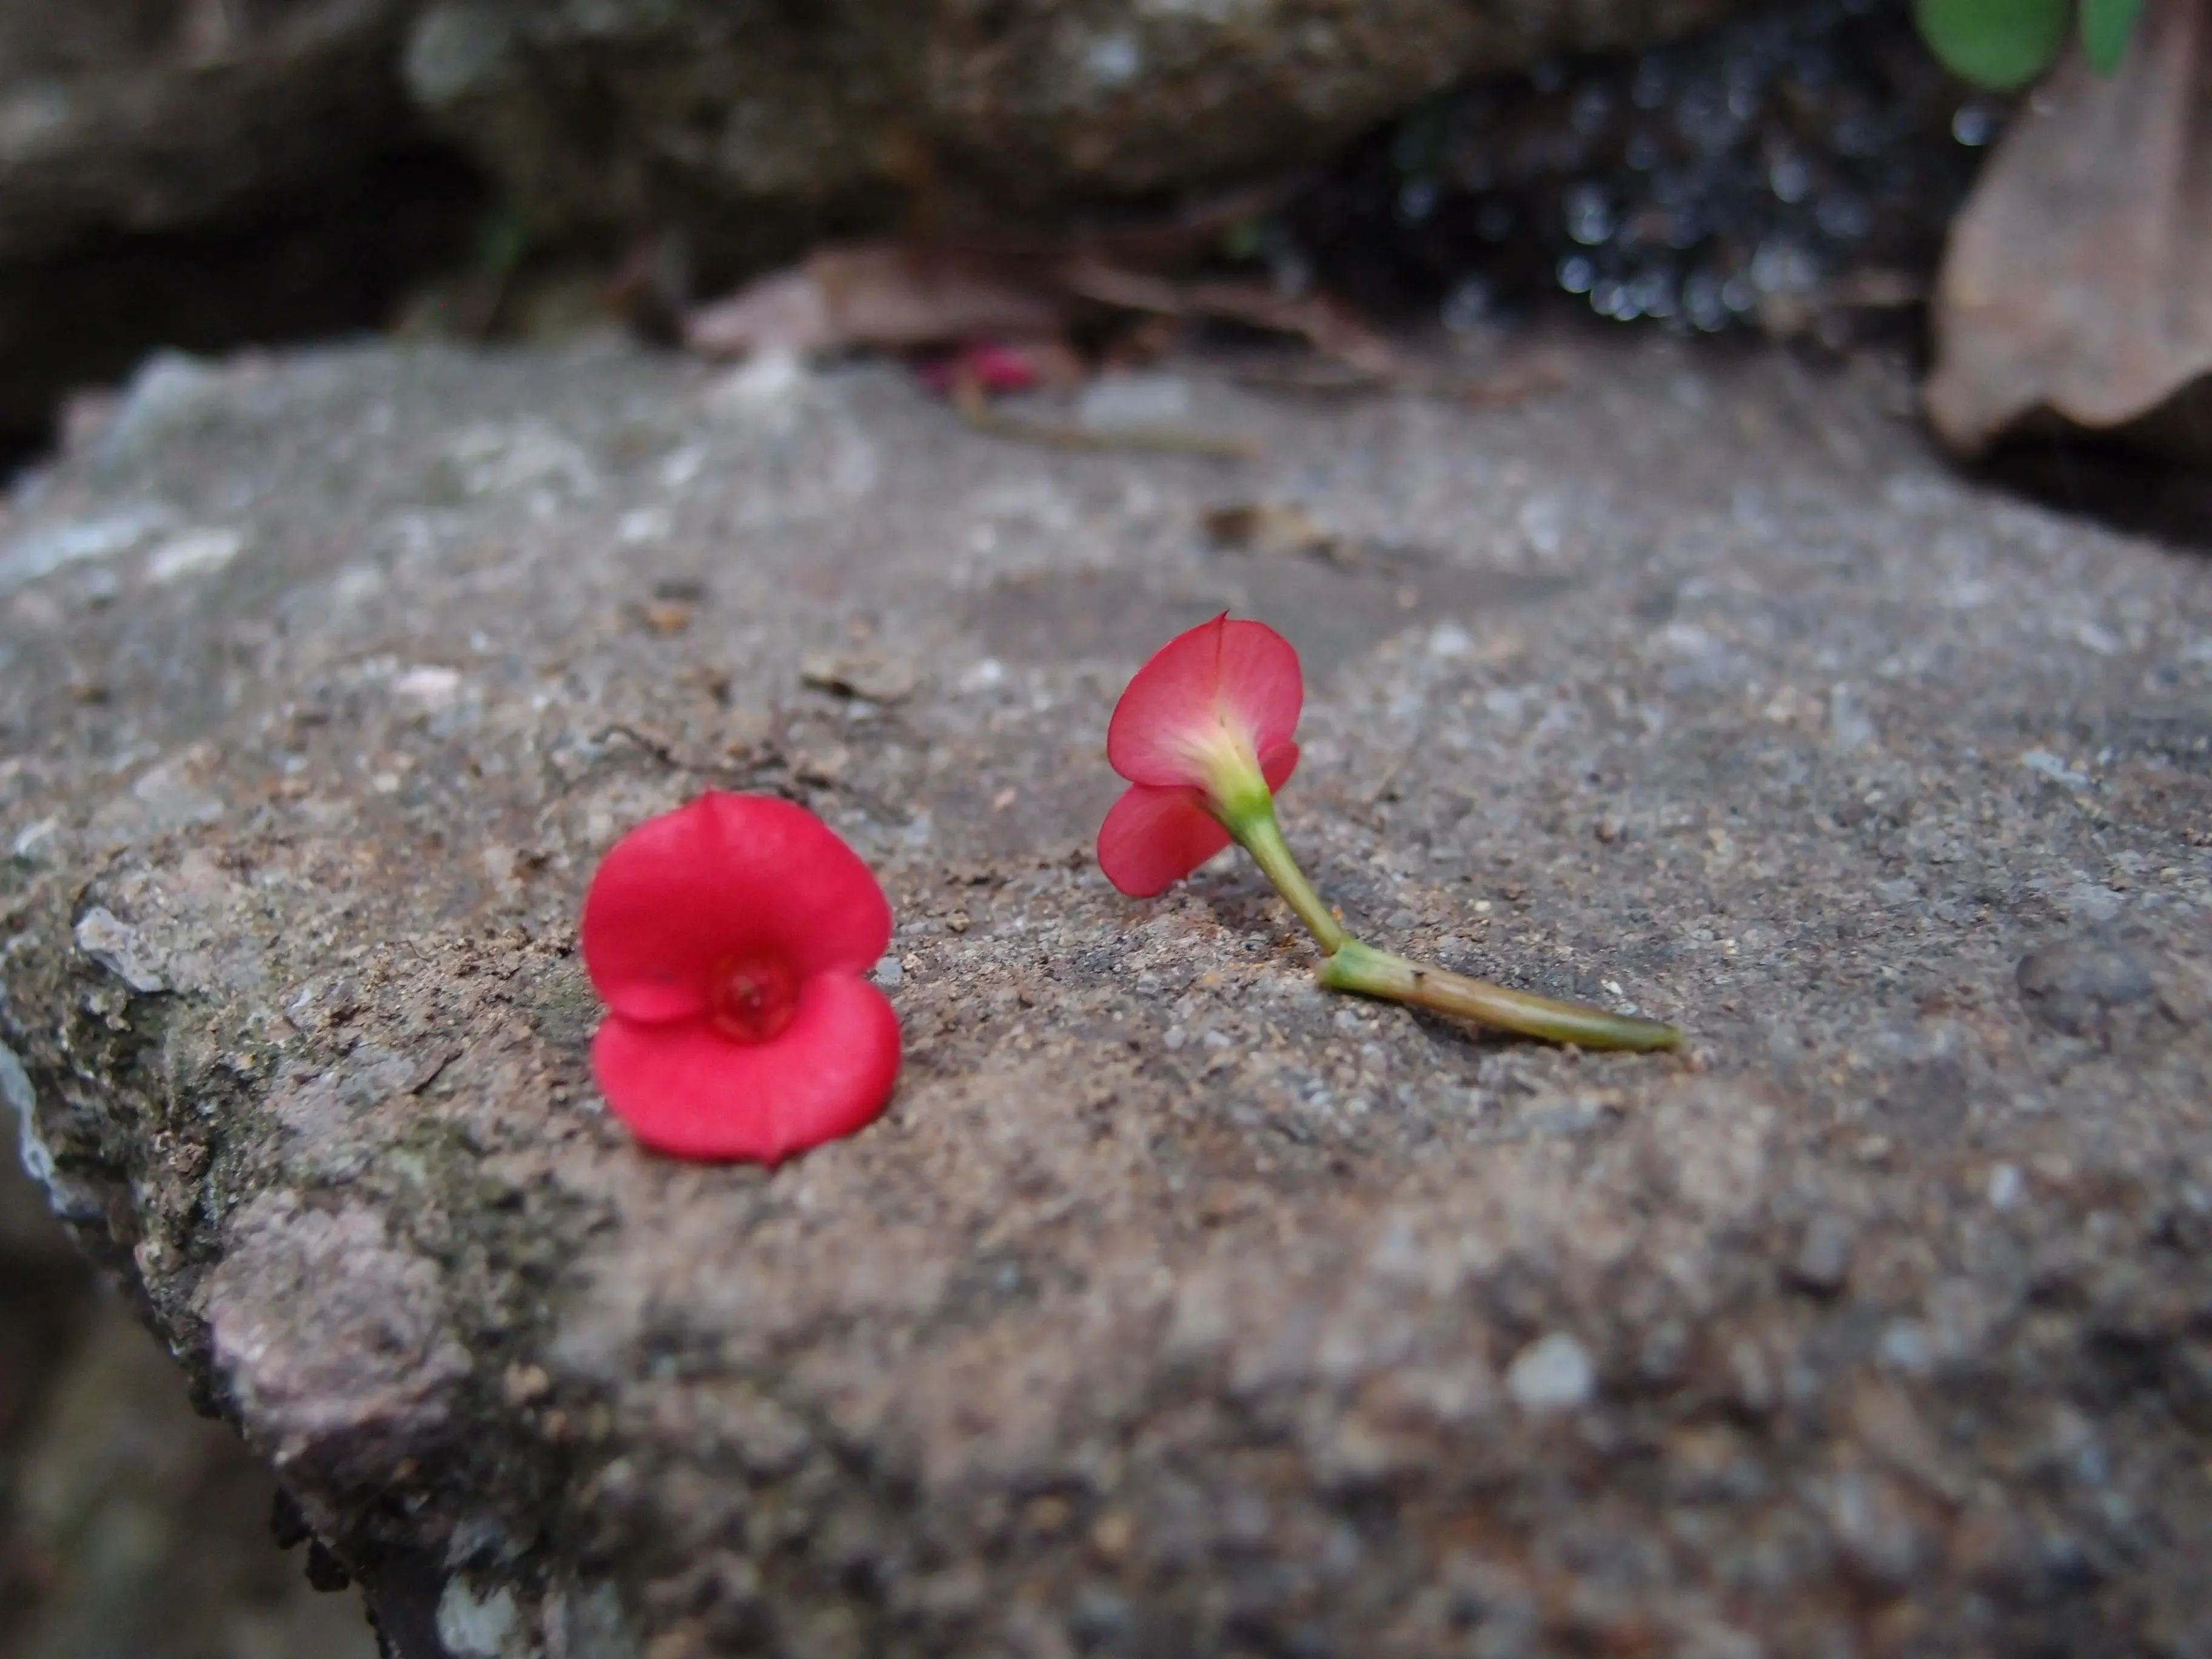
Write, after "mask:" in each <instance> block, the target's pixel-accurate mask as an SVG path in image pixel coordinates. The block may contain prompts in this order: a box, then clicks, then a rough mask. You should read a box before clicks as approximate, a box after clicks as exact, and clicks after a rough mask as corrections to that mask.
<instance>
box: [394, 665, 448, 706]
mask: <svg viewBox="0 0 2212 1659" xmlns="http://www.w3.org/2000/svg"><path fill="white" fill-rule="evenodd" d="M460 689H461V676H460V671H459V670H458V669H453V668H441V667H438V666H436V665H430V664H425V665H422V666H420V667H416V668H410V669H409V670H407V671H406V672H404V673H403V674H401V675H400V676H399V677H398V678H396V679H394V680H393V681H392V695H393V696H398V697H405V698H407V699H409V700H410V701H411V702H419V703H421V704H422V705H423V706H424V707H426V708H441V707H443V706H444V705H445V704H447V703H449V702H452V701H453V697H454V695H455V693H457V692H459V690H460Z"/></svg>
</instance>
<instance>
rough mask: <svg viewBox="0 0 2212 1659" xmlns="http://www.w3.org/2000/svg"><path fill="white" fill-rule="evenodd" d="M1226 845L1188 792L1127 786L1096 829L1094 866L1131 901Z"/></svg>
mask: <svg viewBox="0 0 2212 1659" xmlns="http://www.w3.org/2000/svg"><path fill="white" fill-rule="evenodd" d="M1228 845H1229V832H1228V831H1227V830H1226V829H1223V828H1222V827H1221V826H1220V824H1219V823H1216V822H1215V821H1214V819H1213V817H1212V815H1211V814H1210V813H1208V812H1207V811H1206V809H1205V808H1204V807H1203V806H1201V805H1199V804H1198V799H1197V798H1196V796H1195V795H1194V792H1192V791H1191V790H1188V789H1183V788H1162V787H1160V786H1159V785H1158V784H1154V783H1133V784H1131V785H1130V786H1129V787H1127V789H1125V790H1123V791H1122V792H1121V799H1119V800H1117V801H1115V803H1114V805H1113V806H1112V807H1111V808H1110V809H1109V811H1108V812H1107V814H1106V822H1105V823H1103V824H1101V825H1099V826H1098V867H1099V868H1100V869H1101V870H1103V871H1104V872H1106V879H1107V880H1109V881H1110V882H1112V883H1113V884H1115V886H1116V887H1118V888H1120V889H1121V890H1122V891H1123V892H1125V893H1127V895H1128V896H1130V897H1131V898H1151V897H1152V896H1153V895H1154V894H1156V893H1164V892H1165V891H1167V890H1168V889H1169V888H1170V887H1172V886H1174V885H1175V884H1176V883H1177V882H1179V881H1181V880H1182V878H1184V877H1185V876H1187V875H1188V874H1189V873H1190V872H1192V871H1194V870H1195V869H1197V868H1198V866H1200V865H1201V864H1203V863H1205V862H1206V860H1208V859H1210V858H1212V856H1213V855H1214V854H1216V853H1218V852H1219V851H1220V850H1221V849H1222V848H1225V847H1226V846H1228Z"/></svg>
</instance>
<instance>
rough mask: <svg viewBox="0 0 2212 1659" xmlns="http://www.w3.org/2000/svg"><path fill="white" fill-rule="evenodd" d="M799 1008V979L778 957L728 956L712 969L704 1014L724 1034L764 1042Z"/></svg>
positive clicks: (737, 1039) (733, 1038)
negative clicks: (727, 958)
mask: <svg viewBox="0 0 2212 1659" xmlns="http://www.w3.org/2000/svg"><path fill="white" fill-rule="evenodd" d="M798 1012H799V981H798V979H797V978H796V977H795V976H794V975H793V973H792V971H791V965H790V964H789V963H787V962H785V961H784V959H783V958H782V957H772V956H757V957H732V958H730V959H729V960H728V961H726V962H725V963H722V964H721V965H720V967H718V968H716V969H714V978H713V980H712V981H711V982H710V983H709V985H708V992H707V1018H708V1019H709V1020H711V1021H713V1022H714V1029H715V1030H718V1031H720V1033H721V1034H722V1035H723V1036H726V1037H729V1038H732V1040H734V1041H736V1042H768V1041H769V1039H770V1038H772V1037H775V1036H780V1035H781V1033H782V1031H783V1028H784V1027H785V1026H787V1025H788V1024H791V1022H792V1019H793V1017H794V1016H795V1015H796V1014H797V1013H798Z"/></svg>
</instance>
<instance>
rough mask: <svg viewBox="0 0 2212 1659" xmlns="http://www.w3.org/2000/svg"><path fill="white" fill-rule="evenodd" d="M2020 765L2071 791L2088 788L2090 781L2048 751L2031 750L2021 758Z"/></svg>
mask: <svg viewBox="0 0 2212 1659" xmlns="http://www.w3.org/2000/svg"><path fill="white" fill-rule="evenodd" d="M2020 763H2021V765H2022V766H2025V767H2026V768H2027V769H2028V770H2029V771H2031V772H2033V773H2036V774H2038V775H2040V776H2043V777H2046V778H2049V779H2050V780H2051V781H2052V782H2053V783H2063V784H2064V785H2065V786H2066V787H2068V788H2069V789H2084V788H2087V787H2088V783H2089V779H2088V775H2087V774H2086V773H2081V772H2077V771H2075V769H2073V768H2072V767H2070V766H2069V765H2068V764H2067V763H2065V761H2064V760H2063V759H2061V758H2060V757H2058V756H2057V755H2054V754H2052V753H2051V751H2050V750H2048V749H2031V750H2028V751H2027V753H2026V754H2024V755H2022V756H2021V757H2020Z"/></svg>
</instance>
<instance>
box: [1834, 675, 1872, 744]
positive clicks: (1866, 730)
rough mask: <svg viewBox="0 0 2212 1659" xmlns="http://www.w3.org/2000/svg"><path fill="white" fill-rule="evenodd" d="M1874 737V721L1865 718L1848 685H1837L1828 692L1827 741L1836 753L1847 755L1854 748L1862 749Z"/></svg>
mask: <svg viewBox="0 0 2212 1659" xmlns="http://www.w3.org/2000/svg"><path fill="white" fill-rule="evenodd" d="M1874 738H1875V730H1874V722H1873V721H1872V720H1869V719H1868V718H1867V713H1866V710H1864V709H1863V708H1860V707H1859V704H1858V699H1857V698H1856V697H1854V696H1852V695H1851V688H1850V686H1848V685H1838V686H1837V687H1836V688H1834V690H1831V691H1830V692H1829V693H1828V742H1829V744H1830V746H1831V747H1832V748H1833V749H1834V750H1836V751H1837V752H1838V754H1844V755H1848V754H1850V752H1851V751H1852V750H1855V749H1863V748H1865V747H1866V746H1867V744H1870V743H1872V742H1873V741H1874Z"/></svg>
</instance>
